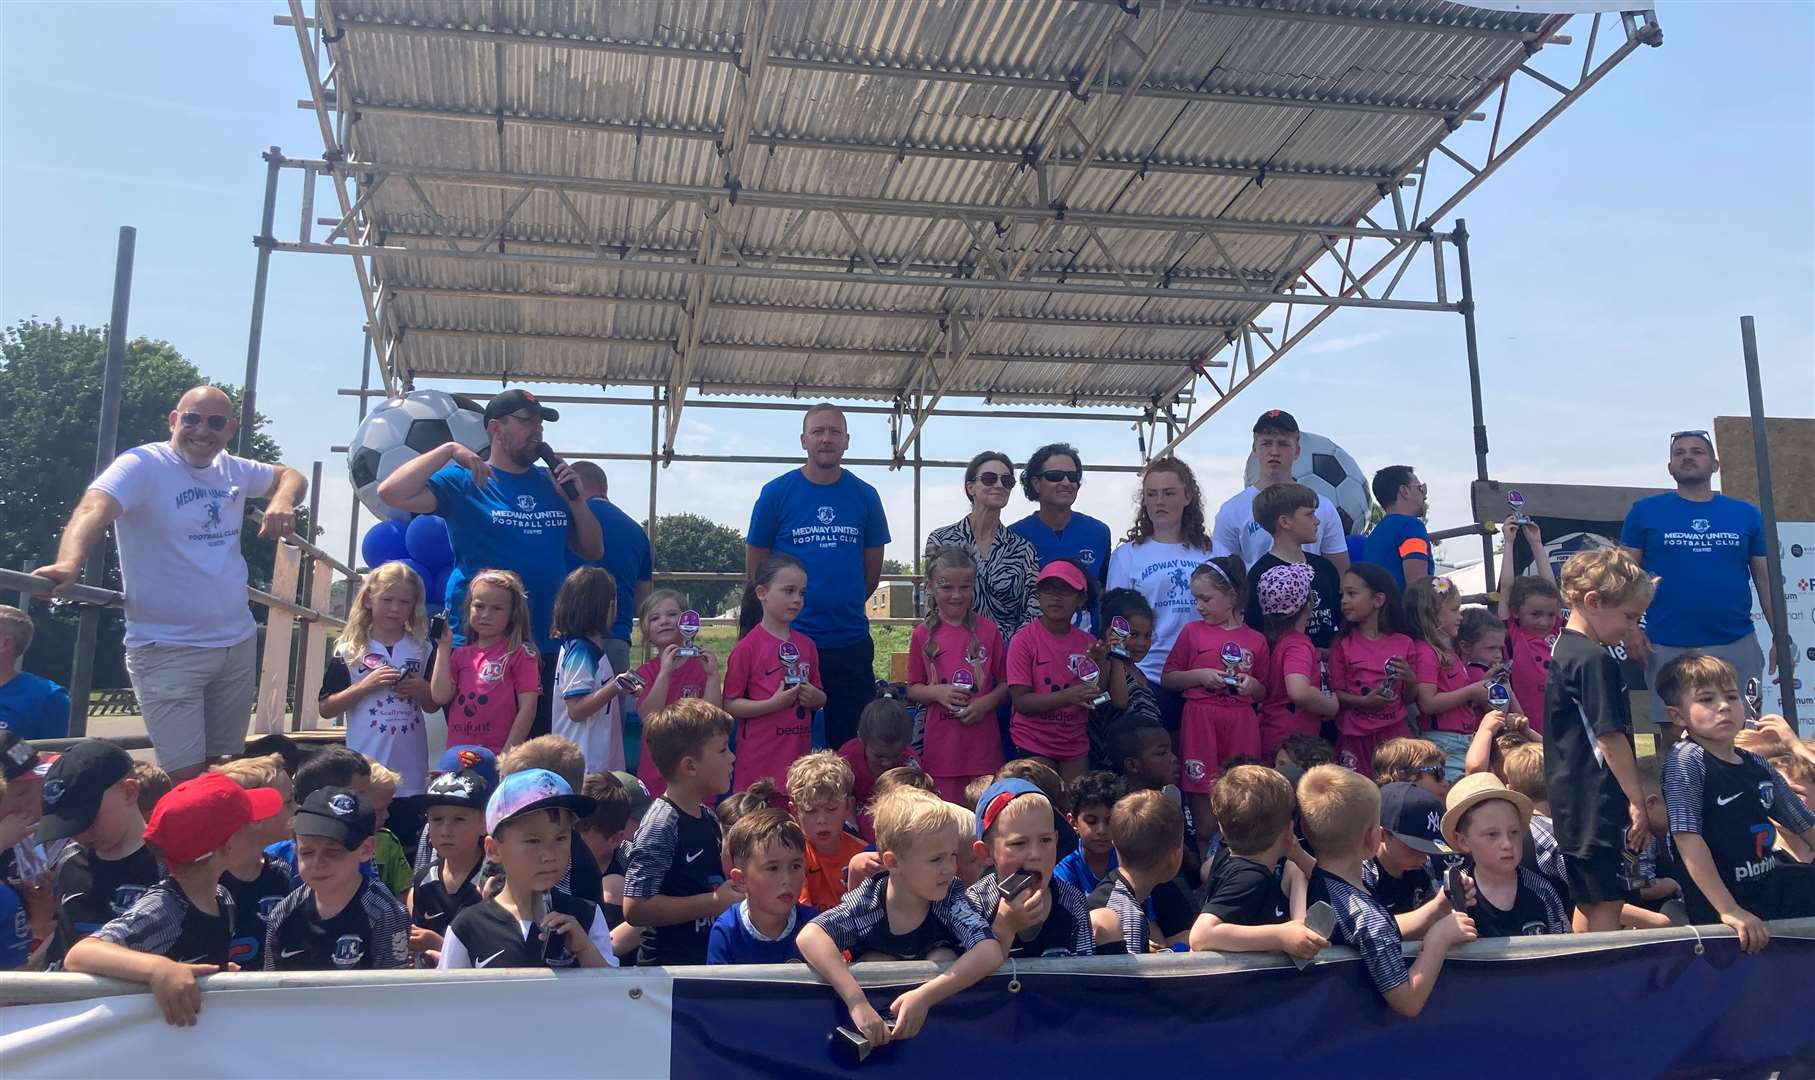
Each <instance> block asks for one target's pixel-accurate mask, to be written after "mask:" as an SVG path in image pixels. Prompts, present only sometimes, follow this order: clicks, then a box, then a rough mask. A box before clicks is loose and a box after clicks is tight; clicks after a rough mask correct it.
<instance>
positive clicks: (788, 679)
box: [775, 641, 803, 687]
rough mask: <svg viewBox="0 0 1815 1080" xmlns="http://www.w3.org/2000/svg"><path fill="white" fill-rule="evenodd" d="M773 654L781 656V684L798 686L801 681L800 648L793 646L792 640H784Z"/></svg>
mask: <svg viewBox="0 0 1815 1080" xmlns="http://www.w3.org/2000/svg"><path fill="white" fill-rule="evenodd" d="M775 654H776V655H777V656H779V657H781V684H782V686H783V687H790V686H799V685H800V684H801V682H802V681H803V680H802V679H801V677H800V650H799V649H797V648H795V646H794V643H793V642H792V641H784V642H782V643H781V646H780V648H778V649H776V650H775Z"/></svg>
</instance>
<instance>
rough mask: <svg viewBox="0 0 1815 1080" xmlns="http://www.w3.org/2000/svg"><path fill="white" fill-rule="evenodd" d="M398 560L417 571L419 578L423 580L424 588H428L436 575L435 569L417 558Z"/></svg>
mask: <svg viewBox="0 0 1815 1080" xmlns="http://www.w3.org/2000/svg"><path fill="white" fill-rule="evenodd" d="M397 561H398V562H400V563H402V564H403V565H405V566H407V567H409V568H410V569H411V570H413V571H415V573H416V578H417V580H419V581H421V582H422V587H423V588H424V589H427V588H428V586H429V582H430V581H431V580H432V579H433V578H434V576H435V571H433V570H430V569H429V568H428V567H426V566H424V565H422V564H421V563H419V562H417V561H416V560H415V559H398V560H397Z"/></svg>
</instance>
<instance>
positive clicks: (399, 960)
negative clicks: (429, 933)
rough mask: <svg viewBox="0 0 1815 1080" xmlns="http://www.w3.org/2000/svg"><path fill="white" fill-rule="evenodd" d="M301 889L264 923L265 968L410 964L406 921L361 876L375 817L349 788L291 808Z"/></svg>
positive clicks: (384, 892)
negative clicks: (293, 813) (294, 808)
mask: <svg viewBox="0 0 1815 1080" xmlns="http://www.w3.org/2000/svg"><path fill="white" fill-rule="evenodd" d="M291 827H292V828H293V829H294V830H295V832H296V868H297V877H298V878H299V879H300V880H301V881H302V884H301V885H299V886H297V889H296V891H295V892H293V893H291V894H290V895H289V896H287V897H285V898H284V900H283V902H282V903H280V904H278V905H277V907H275V908H273V909H272V911H271V917H270V918H269V919H267V920H266V921H265V970H266V971H351V970H357V969H368V968H369V969H378V968H400V967H408V966H409V963H410V949H409V942H410V916H409V914H408V913H407V912H405V911H404V910H403V905H402V904H400V903H398V902H397V898H396V897H395V896H392V895H391V891H390V890H389V889H387V888H385V887H384V885H383V884H382V883H380V882H378V881H375V880H373V879H371V878H369V877H367V876H365V874H363V873H361V872H360V869H359V867H360V864H361V863H363V862H365V861H366V860H368V859H370V858H371V857H372V847H373V843H374V840H373V837H374V836H375V835H376V834H377V831H378V819H377V817H376V815H374V814H373V813H372V804H370V803H368V802H366V801H365V799H364V798H362V797H360V796H359V795H358V794H356V793H354V792H352V791H350V790H348V789H347V788H339V787H325V788H322V789H320V790H319V791H315V792H312V793H310V795H309V797H308V798H306V799H304V800H303V802H302V805H301V806H299V807H297V808H296V822H295V824H294V825H293V826H291Z"/></svg>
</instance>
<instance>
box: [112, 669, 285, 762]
mask: <svg viewBox="0 0 1815 1080" xmlns="http://www.w3.org/2000/svg"><path fill="white" fill-rule="evenodd" d="M257 643H258V638H257V636H256V635H255V636H253V637H249V638H247V639H246V640H244V641H242V642H240V643H239V644H238V645H229V646H226V647H225V648H199V647H197V646H194V645H160V644H155V643H154V644H151V645H138V646H134V647H133V648H130V649H127V650H126V674H127V675H129V676H130V677H131V678H132V692H133V693H134V694H135V695H136V696H137V697H138V699H139V712H140V714H141V715H143V716H144V718H145V730H146V731H147V732H148V733H150V735H151V746H152V749H153V750H154V751H156V753H157V758H158V765H159V766H161V767H162V768H163V769H164V770H165V771H166V772H169V771H174V770H176V769H187V768H191V767H193V766H196V765H201V764H205V763H206V762H207V761H208V760H209V759H211V758H217V757H229V756H232V755H234V754H238V753H241V752H242V751H244V750H245V749H246V729H247V728H249V727H250V726H251V721H252V706H253V700H254V697H255V695H256V694H257V692H258V667H257V659H258V648H257Z"/></svg>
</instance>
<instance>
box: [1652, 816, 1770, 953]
mask: <svg viewBox="0 0 1815 1080" xmlns="http://www.w3.org/2000/svg"><path fill="white" fill-rule="evenodd" d="M1670 839H1671V841H1672V842H1673V843H1674V844H1676V852H1677V854H1678V855H1680V856H1682V859H1683V868H1684V869H1686V870H1688V871H1689V880H1691V881H1693V882H1695V887H1696V888H1698V889H1700V890H1701V891H1702V895H1703V896H1705V897H1707V898H1708V903H1709V904H1710V905H1711V906H1712V907H1713V908H1714V910H1715V911H1716V912H1718V913H1719V914H1720V921H1721V922H1722V923H1723V924H1725V925H1727V926H1730V927H1732V928H1733V931H1734V933H1736V934H1738V935H1739V947H1740V948H1741V949H1743V950H1744V951H1746V952H1749V953H1755V952H1758V951H1759V950H1760V949H1763V948H1764V947H1765V946H1766V945H1767V944H1769V943H1770V941H1771V931H1770V930H1769V929H1767V928H1766V927H1765V924H1764V921H1763V920H1762V919H1760V918H1759V917H1758V916H1756V915H1754V914H1752V913H1751V912H1750V911H1747V910H1746V909H1745V908H1743V907H1740V906H1739V901H1737V900H1735V899H1733V893H1732V892H1731V891H1730V890H1728V888H1727V883H1726V882H1725V881H1722V880H1721V876H1720V871H1719V870H1717V869H1715V866H1714V855H1713V853H1712V852H1710V851H1709V850H1708V842H1707V841H1706V840H1703V839H1702V836H1701V834H1700V833H1692V832H1673V833H1671V834H1670Z"/></svg>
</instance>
